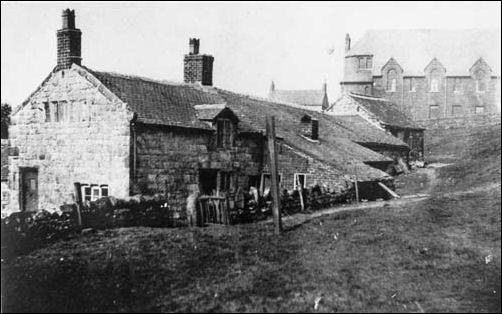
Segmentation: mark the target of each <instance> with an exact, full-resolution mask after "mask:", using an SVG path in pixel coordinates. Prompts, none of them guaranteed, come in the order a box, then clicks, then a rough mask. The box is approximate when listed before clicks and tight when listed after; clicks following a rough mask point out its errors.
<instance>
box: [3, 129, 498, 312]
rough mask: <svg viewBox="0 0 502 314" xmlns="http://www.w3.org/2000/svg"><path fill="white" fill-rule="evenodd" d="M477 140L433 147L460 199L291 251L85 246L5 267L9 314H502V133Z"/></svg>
mask: <svg viewBox="0 0 502 314" xmlns="http://www.w3.org/2000/svg"><path fill="white" fill-rule="evenodd" d="M470 134H471V135H470V137H469V140H468V141H465V140H463V139H462V137H460V136H459V137H457V138H458V141H459V142H458V143H452V140H451V137H449V140H448V139H446V138H438V139H436V141H435V142H431V144H434V143H435V144H434V145H436V146H434V145H432V147H433V148H434V147H435V148H434V151H437V152H439V155H441V154H443V155H444V154H450V153H451V154H453V157H450V159H449V160H450V161H452V162H456V163H455V164H454V165H451V166H448V167H444V168H441V169H440V170H439V173H438V174H437V182H436V183H435V184H434V185H427V186H428V188H431V189H433V192H434V191H435V192H438V191H444V192H460V193H457V194H451V195H444V194H443V195H442V194H439V193H432V194H433V197H431V198H430V199H428V200H425V201H423V202H415V203H410V204H409V205H408V206H397V205H392V203H390V204H388V205H386V206H384V207H382V208H378V209H373V210H364V211H363V210H358V211H352V212H345V213H339V214H336V215H331V216H325V217H321V218H316V219H313V220H311V221H309V222H307V223H305V224H302V225H297V226H293V227H289V228H288V229H287V230H286V231H285V232H284V234H283V235H281V236H280V237H275V236H273V230H272V226H271V225H264V224H249V225H241V226H230V227H211V228H196V229H153V228H127V229H117V230H110V231H106V232H101V233H97V234H91V235H86V236H83V237H81V238H80V239H73V240H69V241H66V242H60V243H56V244H54V245H52V246H49V247H47V248H44V249H41V250H38V251H35V252H33V253H32V254H30V255H27V256H23V257H19V258H17V259H15V260H13V261H9V262H8V263H5V262H2V310H3V311H42V312H49V311H58V312H60V311H68V312H76V311H85V312H95V311H114V312H115V311H126V312H130V311H136V312H143V311H154V312H166V311H171V312H172V311H174V312H193V311H197V312H199V311H203V312H208V311H209V312H216V311H225V312H227V311H239V312H263V311H265V312H272V311H274V312H275V311H281V312H284V311H289V312H299V311H305V312H315V311H317V312H363V311H364V312H376V311H378V312H385V311H389V312H422V311H425V312H500V311H501V293H500V292H501V263H500V261H501V249H500V247H501V218H500V206H501V198H500V189H493V188H490V187H489V186H488V185H489V184H490V183H491V182H498V183H500V126H498V127H491V128H487V129H483V128H482V129H480V130H477V131H472V133H470ZM464 139H465V138H464ZM461 142H463V143H464V145H463V147H461V146H462V145H461ZM441 143H443V144H444V146H442V145H443V144H441ZM465 143H467V144H465ZM455 154H456V155H455ZM439 155H436V156H439ZM497 174H498V177H497ZM473 186H474V187H484V186H487V189H485V190H482V189H477V190H475V191H473V192H466V191H467V190H469V189H471V188H472V187H473ZM487 258H488V263H487ZM316 301H317V304H318V306H317V307H314V306H315V304H316Z"/></svg>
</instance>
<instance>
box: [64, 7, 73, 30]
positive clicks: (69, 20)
mask: <svg viewBox="0 0 502 314" xmlns="http://www.w3.org/2000/svg"><path fill="white" fill-rule="evenodd" d="M61 16H62V18H63V27H62V28H63V29H68V28H70V29H74V28H75V11H74V10H70V9H66V10H63V14H61Z"/></svg>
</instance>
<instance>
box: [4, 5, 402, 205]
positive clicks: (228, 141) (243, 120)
mask: <svg viewBox="0 0 502 314" xmlns="http://www.w3.org/2000/svg"><path fill="white" fill-rule="evenodd" d="M57 38H58V45H57V65H56V66H55V68H54V69H53V71H51V72H50V73H49V75H48V76H47V78H46V79H45V80H44V81H43V82H42V83H41V84H40V86H39V87H38V88H37V89H36V90H35V91H34V92H33V93H32V94H31V95H30V96H29V97H28V98H27V99H26V101H24V102H23V103H22V104H21V105H20V106H19V107H17V108H16V109H15V110H14V112H13V115H12V125H11V126H10V129H9V134H10V140H9V141H10V146H11V148H12V149H11V150H12V151H14V152H16V153H15V154H11V155H10V156H9V159H8V162H9V172H8V185H9V188H10V190H11V194H10V195H11V202H10V206H12V208H11V210H40V209H48V210H50V209H55V208H59V206H60V205H63V204H65V203H73V202H74V200H75V197H76V193H78V194H81V196H82V198H83V199H84V200H85V201H90V200H95V199H97V198H99V197H102V196H107V195H113V196H115V197H118V198H123V197H127V196H130V195H134V194H137V193H143V194H153V193H168V194H170V195H171V196H172V197H173V198H176V199H179V200H186V198H187V196H188V195H189V194H190V193H192V192H194V191H200V192H201V193H202V194H212V193H231V192H232V191H235V190H236V189H238V188H241V189H248V188H249V187H250V186H255V187H257V188H258V189H259V190H260V191H261V192H262V193H263V192H264V191H266V190H267V188H268V187H269V186H270V174H269V170H268V166H267V164H268V162H267V156H268V155H267V148H266V147H267V145H266V136H265V115H266V114H270V115H273V116H275V118H276V134H277V139H278V144H277V147H278V158H279V174H280V188H281V189H287V190H292V189H295V188H297V185H298V184H301V185H302V186H303V187H311V186H314V185H320V186H323V187H325V188H326V189H329V190H331V191H342V190H345V189H347V188H350V187H352V185H353V182H354V180H357V181H359V182H360V183H361V189H360V192H361V197H363V198H364V197H365V196H364V195H365V193H366V194H368V193H369V191H371V189H372V188H374V187H375V186H378V185H377V184H376V183H377V182H383V183H385V184H387V185H389V186H390V187H392V177H391V176H390V175H389V173H388V172H386V170H389V169H391V168H392V166H393V165H394V163H395V161H394V160H393V158H392V157H391V156H392V154H393V153H394V152H395V151H404V152H407V151H409V146H408V145H407V144H406V143H404V142H403V141H402V140H400V139H398V138H395V137H393V136H391V135H389V134H388V133H386V132H385V131H383V130H380V129H378V128H375V127H374V126H372V125H370V124H369V123H367V122H365V120H363V119H360V118H358V117H354V118H353V119H356V120H357V119H359V120H357V121H358V123H352V121H351V120H347V118H346V117H336V116H331V115H326V114H322V113H318V112H314V111H310V110H304V109H301V108H295V107H291V106H287V105H285V104H281V103H278V102H272V101H270V100H267V99H261V98H258V97H253V96H248V95H242V94H238V93H233V92H230V91H226V90H223V89H220V88H216V87H214V86H212V84H213V82H212V69H213V62H214V58H213V57H212V56H210V55H204V54H200V53H199V40H197V39H190V42H189V53H188V54H187V55H185V57H184V82H180V83H173V82H164V81H156V80H151V79H148V78H143V77H137V76H129V75H123V74H116V73H109V72H102V71H96V70H92V69H90V68H88V67H86V66H83V65H82V61H81V60H82V58H81V31H80V30H79V29H78V28H76V27H75V13H74V11H72V10H69V9H67V10H64V11H63V27H62V29H60V30H58V32H57ZM3 173H4V172H3V170H2V176H3Z"/></svg>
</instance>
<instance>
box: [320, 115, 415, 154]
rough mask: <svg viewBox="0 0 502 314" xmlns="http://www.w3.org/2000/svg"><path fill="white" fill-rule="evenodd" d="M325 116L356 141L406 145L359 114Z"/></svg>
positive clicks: (345, 134)
mask: <svg viewBox="0 0 502 314" xmlns="http://www.w3.org/2000/svg"><path fill="white" fill-rule="evenodd" d="M327 118H328V119H329V120H331V121H332V123H335V124H337V126H339V129H340V132H343V134H344V136H346V137H347V138H348V139H350V140H352V141H354V142H356V143H365V144H382V145H387V146H402V147H408V145H407V144H406V143H405V142H403V141H401V140H400V139H398V138H397V137H395V136H392V135H391V134H389V133H387V132H385V131H383V130H381V129H379V128H377V127H375V126H374V125H372V124H371V123H369V122H368V121H366V120H365V119H363V118H362V117H360V116H357V115H353V116H351V115H348V116H329V117H327Z"/></svg>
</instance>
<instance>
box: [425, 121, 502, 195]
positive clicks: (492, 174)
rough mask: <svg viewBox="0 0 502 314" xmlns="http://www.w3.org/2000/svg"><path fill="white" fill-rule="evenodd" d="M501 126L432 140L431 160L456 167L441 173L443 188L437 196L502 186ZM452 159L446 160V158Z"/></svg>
mask: <svg viewBox="0 0 502 314" xmlns="http://www.w3.org/2000/svg"><path fill="white" fill-rule="evenodd" d="M500 132H501V128H500V124H499V125H493V126H486V127H478V128H475V129H469V130H467V131H463V130H461V129H449V130H442V131H437V133H436V137H434V138H432V139H431V140H430V144H429V145H428V147H429V148H430V150H431V154H430V157H431V159H432V160H439V161H446V162H450V163H453V165H450V166H448V167H444V168H441V169H440V176H441V177H442V178H443V184H442V185H440V186H439V188H438V189H437V190H436V192H447V191H449V190H452V191H455V190H464V189H472V188H475V187H477V186H483V185H494V184H497V183H498V184H500V176H501V172H500V162H501V138H500ZM447 155H448V156H450V157H449V158H447V159H446V160H445V159H443V158H444V156H447Z"/></svg>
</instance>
